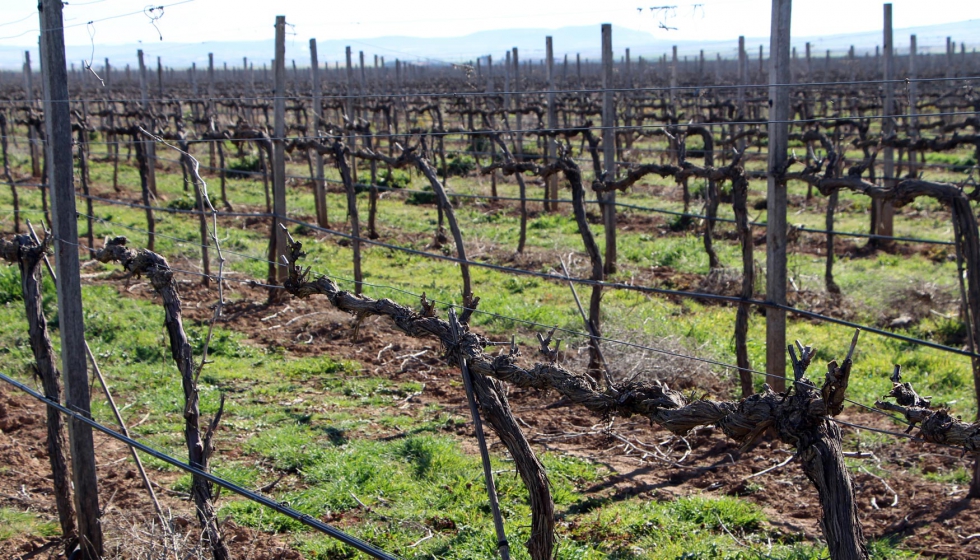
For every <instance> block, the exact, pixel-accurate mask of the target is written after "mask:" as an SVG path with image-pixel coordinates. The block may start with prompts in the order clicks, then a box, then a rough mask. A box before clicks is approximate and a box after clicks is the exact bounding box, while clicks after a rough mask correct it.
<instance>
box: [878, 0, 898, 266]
mask: <svg viewBox="0 0 980 560" xmlns="http://www.w3.org/2000/svg"><path fill="white" fill-rule="evenodd" d="M884 16H885V21H884V24H885V25H884V47H885V49H884V50H885V53H884V54H885V56H884V60H885V65H884V76H883V78H884V80H885V81H884V83H883V84H882V86H883V87H884V89H885V107H884V113H883V115H884V117H885V118H884V120H883V121H882V123H881V129H882V130H881V131H882V134H883V136H884V137H886V138H887V137H889V136H891V135H892V134H894V133H895V119H894V118H893V115H894V114H895V93H894V88H893V87H892V84H890V83H889V80H892V79H894V77H895V65H894V60H893V49H892V5H891V3H888V4H885V6H884ZM881 163H882V174H883V175H884V178H883V185H884V186H885V187H886V188H887V187H892V186H894V185H896V184H898V181H897V180H896V179H895V149H894V148H892V147H891V146H890V145H888V144H886V145H885V147H884V150H882V160H881ZM875 204H876V205H877V206H878V212H877V213H876V214H877V215H878V223H877V224H876V226H877V227H876V228H875V231H874V232H873V233H876V234H878V235H885V236H889V237H890V236H891V235H893V234H894V231H895V206H894V204H892V203H891V201H879V200H876V201H875ZM872 241H877V243H875V245H877V246H880V247H887V246H889V245H891V242H890V241H889V240H887V239H877V240H874V239H873V240H872Z"/></svg>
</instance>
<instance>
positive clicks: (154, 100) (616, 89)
mask: <svg viewBox="0 0 980 560" xmlns="http://www.w3.org/2000/svg"><path fill="white" fill-rule="evenodd" d="M189 1H192V0H189ZM0 39H2V37H0ZM975 80H980V76H952V77H943V78H902V79H893V80H884V79H880V80H844V81H834V82H791V83H788V84H769V83H765V84H724V85H702V86H698V85H690V86H685V85H679V86H669V85H668V86H641V87H613V88H608V89H603V88H559V89H543V90H528V91H521V90H517V91H492V92H487V91H447V92H419V93H392V94H384V93H363V94H360V93H346V94H321V95H320V99H323V100H327V99H399V98H412V97H450V98H458V97H501V96H505V95H520V96H524V95H545V94H548V93H559V94H561V93H566V94H575V95H581V94H594V93H604V92H607V91H611V92H613V93H634V92H671V91H693V92H701V91H711V90H727V89H739V88H748V89H753V88H754V89H767V88H769V87H771V86H776V87H790V88H821V87H829V86H839V85H876V84H893V85H906V84H913V83H916V84H917V83H932V82H956V81H975ZM389 85H394V84H389ZM270 93H271V92H270ZM281 98H282V99H285V100H287V101H289V100H307V99H309V100H312V99H313V95H312V94H310V95H300V94H292V95H283V96H281ZM271 99H272V97H271V96H268V95H261V96H248V95H245V96H235V97H222V96H214V97H208V96H198V97H172V98H167V97H164V98H148V99H147V100H146V102H148V103H173V102H175V101H179V102H193V103H207V102H214V101H219V102H220V101H267V100H271ZM73 102H87V103H102V102H105V103H137V102H142V100H135V99H132V98H103V97H95V98H78V99H72V100H70V101H69V103H73ZM15 103H25V100H0V105H3V104H9V105H13V104H15Z"/></svg>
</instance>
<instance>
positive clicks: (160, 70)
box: [157, 56, 163, 103]
mask: <svg viewBox="0 0 980 560" xmlns="http://www.w3.org/2000/svg"><path fill="white" fill-rule="evenodd" d="M162 102H163V62H162V61H161V60H160V57H159V56H158V57H157V103H162Z"/></svg>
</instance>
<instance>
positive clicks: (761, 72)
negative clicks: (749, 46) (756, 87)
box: [759, 41, 772, 84]
mask: <svg viewBox="0 0 980 560" xmlns="http://www.w3.org/2000/svg"><path fill="white" fill-rule="evenodd" d="M770 42H771V41H770ZM769 48H770V49H772V46H771V45H770V47H769ZM769 58H770V59H771V58H772V52H770V53H769ZM764 60H765V56H764V55H763V52H762V45H759V83H760V84H761V83H762V80H763V79H765V77H766V71H765V67H764V66H763V61H764ZM771 63H772V61H771V60H770V64H771Z"/></svg>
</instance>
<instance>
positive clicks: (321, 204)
mask: <svg viewBox="0 0 980 560" xmlns="http://www.w3.org/2000/svg"><path fill="white" fill-rule="evenodd" d="M310 80H312V81H313V114H312V115H311V116H310V123H311V124H312V125H313V129H312V136H313V137H315V138H319V136H320V125H321V121H322V117H323V106H322V103H323V102H322V100H321V99H320V62H319V60H318V59H317V53H316V39H310ZM313 158H314V163H315V164H316V178H315V179H314V181H313V198H314V202H315V203H316V223H317V225H319V226H320V227H329V226H330V223H329V222H328V221H327V192H326V189H325V185H324V182H323V154H321V153H320V152H319V150H313Z"/></svg>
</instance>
